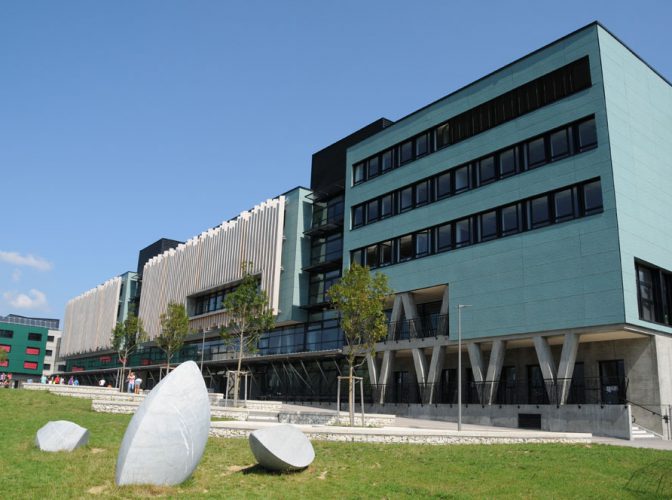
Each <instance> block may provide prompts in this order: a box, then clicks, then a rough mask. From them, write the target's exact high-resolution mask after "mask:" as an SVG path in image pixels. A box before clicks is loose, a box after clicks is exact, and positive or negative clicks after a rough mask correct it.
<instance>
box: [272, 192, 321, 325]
mask: <svg viewBox="0 0 672 500" xmlns="http://www.w3.org/2000/svg"><path fill="white" fill-rule="evenodd" d="M308 194H310V190H308V189H305V188H300V187H299V188H295V189H292V190H291V191H289V192H288V193H286V194H285V197H286V206H285V226H284V229H283V230H284V233H283V234H284V236H285V238H284V239H283V242H282V271H281V275H280V301H279V303H278V308H279V309H280V313H279V314H278V317H277V318H276V320H277V322H278V323H283V322H288V321H290V322H291V321H305V319H306V318H305V316H306V314H305V312H304V311H303V310H302V309H301V308H300V306H301V305H302V304H305V303H307V302H308V274H307V273H304V272H303V271H302V268H303V267H305V266H307V265H308V261H309V259H310V239H309V238H307V237H306V236H304V234H303V232H304V231H305V230H307V229H308V228H310V223H311V218H310V217H311V213H312V212H311V201H310V200H309V199H308V198H307V195H308Z"/></svg>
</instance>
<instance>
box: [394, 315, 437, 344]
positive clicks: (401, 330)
mask: <svg viewBox="0 0 672 500" xmlns="http://www.w3.org/2000/svg"><path fill="white" fill-rule="evenodd" d="M448 333H449V332H448V315H447V314H430V315H428V316H421V317H419V318H415V319H405V320H401V321H391V322H389V323H388V327H387V341H388V342H398V341H399V340H410V339H424V338H427V337H438V336H441V335H448Z"/></svg>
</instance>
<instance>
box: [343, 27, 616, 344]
mask: <svg viewBox="0 0 672 500" xmlns="http://www.w3.org/2000/svg"><path fill="white" fill-rule="evenodd" d="M585 55H588V56H589V58H590V67H591V78H592V82H593V85H592V87H591V88H590V89H587V90H584V91H581V92H579V93H577V94H575V95H572V96H570V97H566V98H565V99H563V100H561V101H558V102H556V103H554V104H551V105H549V106H546V107H544V108H541V109H538V110H536V111H534V112H532V113H529V114H527V115H524V116H522V117H520V118H518V119H516V120H513V121H510V122H508V123H505V124H502V125H500V126H498V127H496V128H493V129H491V130H489V131H487V132H483V133H481V134H479V135H477V136H474V137H472V138H470V139H468V140H465V141H463V142H460V143H457V144H455V145H453V146H449V147H447V148H445V149H444V150H441V151H438V152H435V153H432V154H430V155H428V156H426V157H424V158H422V159H420V160H416V161H414V162H412V163H410V164H408V165H405V166H402V167H399V168H397V169H396V170H393V171H391V172H389V173H387V174H384V175H382V176H380V177H378V178H376V179H374V180H370V181H367V182H365V183H363V184H360V185H357V186H354V187H353V186H351V185H350V184H351V174H352V172H351V168H350V166H351V165H352V164H354V163H356V162H358V161H360V160H362V159H364V158H367V157H368V156H370V155H372V154H375V153H376V152H378V151H381V150H382V149H384V148H386V147H390V146H392V145H394V144H396V143H398V142H400V141H402V140H404V139H406V138H408V137H411V136H413V135H415V134H417V133H419V132H421V131H423V130H426V129H428V128H430V127H432V126H435V125H437V124H439V123H441V122H443V121H445V120H446V119H448V118H450V117H452V116H455V115H456V114H458V113H461V112H462V111H465V110H466V109H469V108H471V107H474V106H476V105H478V104H480V103H482V102H485V101H487V100H489V99H492V98H493V97H496V96H498V95H501V94H502V93H504V92H506V91H509V90H511V89H513V88H515V87H517V86H519V85H522V84H524V83H526V82H528V81H530V80H532V79H535V78H537V77H539V76H541V75H543V74H545V73H548V72H550V71H552V70H554V69H556V68H558V67H561V66H563V65H565V64H568V63H569V62H571V61H574V60H577V59H579V58H581V57H583V56H585ZM593 114H594V115H595V118H596V123H597V135H598V147H597V149H594V150H592V151H589V152H585V153H581V154H579V155H576V156H573V157H570V158H566V159H564V160H560V161H557V162H553V163H550V164H547V165H545V166H543V167H540V168H538V169H535V170H532V171H528V172H524V173H521V174H518V175H515V176H513V177H510V178H507V179H503V180H499V181H497V182H495V183H493V184H490V185H486V186H483V187H480V188H477V189H474V190H472V191H469V192H466V193H462V194H458V195H455V196H453V197H451V198H448V199H445V200H442V201H439V202H435V203H433V204H430V205H428V206H425V207H422V208H416V209H414V210H411V211H409V212H406V213H404V214H401V215H397V216H394V217H392V218H390V219H386V220H384V221H380V222H377V223H374V224H372V225H368V226H364V227H362V228H358V229H355V230H348V229H346V231H345V236H344V249H345V264H344V265H345V266H347V265H348V264H349V250H352V249H354V248H359V247H363V246H365V245H368V244H371V243H374V242H378V241H382V240H385V239H388V238H392V237H395V236H400V235H403V234H407V233H410V232H413V231H416V230H418V229H421V228H424V227H429V226H432V225H435V224H440V223H442V222H446V221H449V220H454V219H457V218H460V217H462V216H465V215H470V214H474V213H477V212H480V211H482V210H486V209H488V208H492V207H496V206H499V205H502V204H505V203H508V202H514V201H518V200H521V199H524V198H527V197H529V196H532V195H535V194H539V193H544V192H546V191H550V190H553V189H556V188H560V187H563V186H567V185H570V184H573V183H576V182H580V181H582V180H587V179H590V178H593V177H600V178H601V181H602V191H603V200H604V201H603V203H604V212H603V213H601V214H598V215H593V216H590V217H588V218H585V219H579V220H575V221H572V222H566V223H562V224H559V225H557V226H550V227H546V228H543V229H536V230H534V231H531V232H529V233H524V234H519V235H517V236H509V237H506V238H503V239H499V240H494V241H490V242H486V243H479V244H477V245H474V246H473V247H467V248H462V249H457V250H453V251H450V252H447V253H442V254H438V255H434V256H431V257H425V258H422V259H418V260H415V261H410V262H406V263H402V264H395V265H393V266H390V267H386V268H383V269H381V272H384V273H385V274H387V275H388V277H389V279H390V284H391V286H392V287H393V288H394V290H395V291H407V290H415V289H418V288H424V287H428V286H433V285H437V284H448V285H449V293H450V303H451V319H450V324H451V331H453V332H454V331H455V330H456V328H457V319H456V314H454V312H455V307H456V305H457V304H458V303H463V304H471V305H472V307H471V308H469V309H468V310H467V311H465V316H464V322H463V327H464V335H465V337H466V338H477V337H487V336H496V335H509V334H517V333H529V332H537V331H547V330H557V329H560V330H562V329H567V328H576V327H586V326H592V325H604V324H614V323H620V322H623V320H624V309H623V291H622V280H621V277H620V276H621V271H620V259H619V248H618V234H617V226H616V207H615V199H614V192H613V180H612V173H611V158H610V154H609V138H608V133H607V121H606V113H605V109H604V94H603V89H602V76H601V68H600V57H599V47H598V41H597V27H596V26H595V25H592V26H589V27H587V28H586V29H584V30H582V31H579V32H577V33H575V34H574V35H572V36H570V37H568V38H565V39H563V40H561V41H559V42H557V43H555V44H553V45H551V46H549V47H546V48H544V49H543V50H541V51H539V52H536V53H534V54H532V55H530V56H528V57H526V58H525V59H522V60H520V61H518V62H516V63H514V64H512V65H510V66H508V67H506V68H504V69H502V70H500V71H499V72H497V73H495V74H494V75H491V76H489V77H487V78H485V79H483V80H481V81H478V82H476V83H475V84H473V85H472V86H470V87H467V88H466V89H464V90H462V91H460V92H458V93H456V94H454V95H451V96H449V97H447V98H446V99H444V100H442V101H439V102H437V103H435V104H433V105H432V106H430V107H428V108H426V109H424V110H421V111H420V112H418V113H416V114H414V115H411V116H410V117H408V118H405V119H403V120H401V121H400V122H398V123H397V124H395V125H393V126H391V127H390V128H388V129H386V130H384V131H382V132H380V133H378V134H377V135H375V136H373V137H372V138H370V139H368V140H366V141H364V142H362V143H359V144H358V145H356V146H354V147H352V148H351V149H350V150H349V152H348V172H347V182H346V186H347V187H346V225H348V221H349V215H350V207H352V206H353V205H356V204H358V203H361V202H363V201H366V200H368V199H371V198H373V197H375V196H378V195H381V194H383V193H386V192H389V191H391V190H393V189H396V188H399V187H401V186H404V185H407V184H410V183H412V182H413V181H415V180H419V179H421V178H424V177H427V176H430V175H433V174H435V173H438V172H441V171H443V170H446V169H448V168H451V167H453V166H457V165H460V164H462V163H465V162H468V161H470V160H473V159H476V158H478V157H479V156H483V155H486V154H488V153H490V152H494V151H496V150H498V149H501V148H503V147H506V146H509V145H512V144H515V143H518V142H521V141H523V140H525V139H527V138H531V137H533V136H535V135H537V134H540V133H543V132H546V131H549V130H552V129H554V128H556V127H559V126H562V125H565V124H567V123H570V122H572V121H574V120H577V119H579V118H582V117H584V116H588V115H593Z"/></svg>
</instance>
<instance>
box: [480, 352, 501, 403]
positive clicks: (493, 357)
mask: <svg viewBox="0 0 672 500" xmlns="http://www.w3.org/2000/svg"><path fill="white" fill-rule="evenodd" d="M505 354H506V342H505V341H504V340H495V341H494V342H493V343H492V350H491V351H490V360H489V361H488V373H487V376H486V378H485V381H486V383H485V388H484V391H485V392H484V394H483V402H484V403H485V404H489V405H491V404H492V403H494V401H495V396H496V395H497V386H498V385H499V379H500V377H501V374H502V366H503V365H504V355H505Z"/></svg>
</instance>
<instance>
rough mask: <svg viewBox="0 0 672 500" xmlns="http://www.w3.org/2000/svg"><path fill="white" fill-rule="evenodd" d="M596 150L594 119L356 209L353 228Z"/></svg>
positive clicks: (541, 136)
mask: <svg viewBox="0 0 672 500" xmlns="http://www.w3.org/2000/svg"><path fill="white" fill-rule="evenodd" d="M596 146H597V130H596V128H595V118H594V117H592V116H591V117H589V118H584V119H582V120H579V121H576V122H574V123H571V124H569V125H565V126H563V127H561V128H559V129H556V130H552V131H550V132H547V133H545V134H542V135H539V136H536V137H534V138H532V139H528V140H527V141H523V142H520V143H518V144H514V145H512V146H509V147H506V148H504V149H501V150H499V151H496V152H494V153H490V154H488V155H486V156H483V157H481V158H478V159H477V160H474V161H471V162H469V163H466V164H463V165H459V166H457V167H453V168H451V169H449V170H446V171H444V172H441V173H439V174H437V175H434V176H432V177H428V178H426V179H422V180H421V181H418V182H416V183H415V184H410V185H408V186H404V187H402V188H400V189H397V190H395V191H392V192H389V193H385V194H384V195H381V196H378V197H377V198H374V199H372V200H368V201H366V202H364V203H360V204H359V205H355V206H354V207H352V228H353V229H355V228H358V227H361V226H364V225H367V224H372V223H374V222H377V221H379V220H382V219H386V218H388V217H392V216H393V215H398V214H400V213H403V212H407V211H408V210H412V209H413V208H417V207H421V206H424V205H427V204H429V203H433V202H435V201H439V200H442V199H444V198H448V197H449V196H454V195H456V194H459V193H463V192H466V191H469V190H471V189H476V188H477V187H480V186H484V185H486V184H490V183H492V182H495V181H498V180H500V179H504V178H507V177H510V176H512V175H515V174H518V173H521V172H524V171H527V170H532V169H535V168H538V167H541V166H542V165H544V164H546V163H548V162H553V161H557V160H561V159H564V158H567V157H568V156H572V155H576V154H578V153H581V152H583V151H587V150H590V149H593V148H595V147H596Z"/></svg>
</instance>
